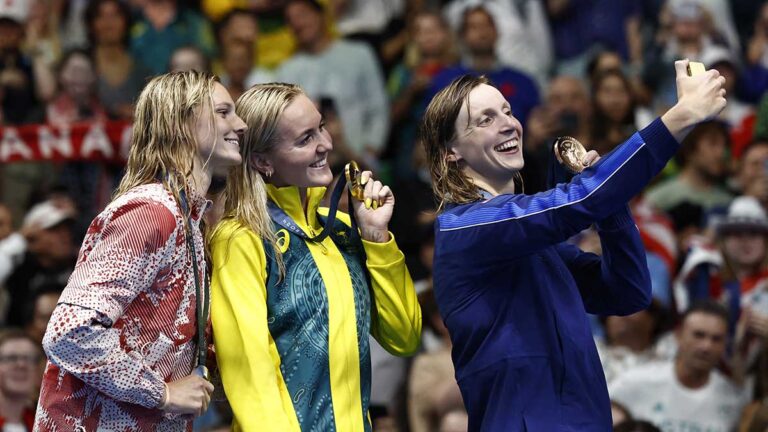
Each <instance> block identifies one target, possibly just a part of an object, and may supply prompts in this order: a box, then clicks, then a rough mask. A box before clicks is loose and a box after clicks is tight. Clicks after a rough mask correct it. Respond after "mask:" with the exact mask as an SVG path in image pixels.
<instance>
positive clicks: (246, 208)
mask: <svg viewBox="0 0 768 432" xmlns="http://www.w3.org/2000/svg"><path fill="white" fill-rule="evenodd" d="M302 94H304V91H303V90H301V88H300V87H299V86H297V85H293V84H284V83H270V84H259V85H255V86H253V87H251V88H250V89H248V90H247V91H246V92H245V93H243V94H242V95H241V96H240V97H239V98H238V99H237V103H236V104H235V106H236V108H235V111H236V113H237V115H238V116H239V117H240V118H241V119H243V121H244V122H245V124H246V125H248V129H247V130H246V131H245V134H244V135H243V139H242V141H241V143H240V144H241V145H240V155H241V156H242V162H241V163H240V165H238V166H236V167H234V168H233V169H232V170H231V171H230V172H229V176H228V177H227V188H226V191H225V198H224V219H233V220H235V221H237V222H238V223H240V225H242V226H243V227H246V228H248V229H250V230H252V231H253V232H254V233H256V235H258V236H259V237H261V238H263V239H266V240H267V241H269V243H271V244H272V250H273V251H274V257H275V260H276V261H277V264H278V267H279V268H280V274H281V275H283V274H284V273H285V266H284V263H283V259H282V254H281V252H280V248H279V247H277V238H276V237H275V233H274V232H273V229H272V221H271V220H270V218H269V213H268V212H267V188H266V183H265V181H264V178H263V177H262V175H263V174H262V173H261V172H259V171H258V170H257V169H256V166H255V164H254V162H253V158H254V155H257V154H267V153H269V152H270V151H272V150H273V149H274V148H275V146H277V144H278V142H279V140H280V134H279V133H278V131H277V128H278V124H279V122H280V118H281V117H282V115H283V112H284V111H285V109H286V107H288V105H290V104H291V102H293V101H294V100H295V99H296V97H297V96H299V95H302Z"/></svg>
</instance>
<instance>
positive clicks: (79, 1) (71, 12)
mask: <svg viewBox="0 0 768 432" xmlns="http://www.w3.org/2000/svg"><path fill="white" fill-rule="evenodd" d="M89 1H90V0H60V1H58V2H52V4H53V5H54V7H55V8H56V9H58V10H54V12H55V16H57V18H56V21H55V22H56V24H57V25H58V26H59V35H60V38H61V45H62V48H63V49H64V50H71V49H76V48H81V47H83V46H85V44H86V43H87V42H88V31H87V29H86V28H85V21H84V20H83V16H84V15H85V9H86V7H87V6H88V2H89Z"/></svg>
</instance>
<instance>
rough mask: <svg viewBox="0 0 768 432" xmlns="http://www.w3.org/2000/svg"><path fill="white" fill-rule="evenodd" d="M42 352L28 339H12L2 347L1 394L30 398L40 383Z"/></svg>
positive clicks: (16, 397)
mask: <svg viewBox="0 0 768 432" xmlns="http://www.w3.org/2000/svg"><path fill="white" fill-rule="evenodd" d="M40 357H41V356H40V350H39V349H38V348H37V347H36V346H35V344H34V343H32V341H30V340H28V339H26V338H15V339H10V340H8V341H6V342H5V343H3V345H2V347H0V394H2V395H3V396H4V397H6V398H14V399H24V398H29V397H31V396H32V395H33V393H34V391H35V386H36V385H37V383H39V382H40V376H39V374H38V372H39V370H38V366H39V362H40Z"/></svg>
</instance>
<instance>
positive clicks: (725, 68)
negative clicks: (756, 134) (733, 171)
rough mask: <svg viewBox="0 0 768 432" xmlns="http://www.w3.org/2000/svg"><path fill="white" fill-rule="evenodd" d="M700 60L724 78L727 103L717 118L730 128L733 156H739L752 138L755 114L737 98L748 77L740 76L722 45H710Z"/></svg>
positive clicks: (736, 65) (734, 63)
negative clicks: (739, 87) (743, 81)
mask: <svg viewBox="0 0 768 432" xmlns="http://www.w3.org/2000/svg"><path fill="white" fill-rule="evenodd" d="M701 61H702V63H704V66H705V67H706V68H707V69H716V70H717V71H718V72H720V75H722V76H723V77H724V78H725V85H724V86H723V88H724V89H725V91H726V94H727V95H728V105H726V106H725V109H724V110H723V111H721V112H720V115H719V116H718V118H719V119H720V120H722V121H723V122H725V123H726V124H727V125H728V127H729V129H730V133H731V152H732V154H733V156H734V157H740V156H741V152H742V151H743V149H744V146H746V145H747V143H749V141H750V140H751V139H752V135H753V128H754V123H755V117H756V116H755V109H754V107H753V106H752V105H750V104H747V103H744V102H742V101H741V100H739V98H738V95H737V91H736V89H737V87H738V86H739V85H740V83H741V81H742V80H743V78H747V79H749V77H748V76H742V72H741V68H740V67H739V65H738V63H737V62H736V60H735V57H734V56H733V55H732V54H731V52H730V51H728V50H727V49H725V48H723V47H719V46H715V47H712V49H710V50H708V51H707V53H706V55H705V56H704V57H702V59H701ZM767 72H768V71H767Z"/></svg>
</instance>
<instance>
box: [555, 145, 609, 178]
mask: <svg viewBox="0 0 768 432" xmlns="http://www.w3.org/2000/svg"><path fill="white" fill-rule="evenodd" d="M554 152H555V158H556V159H557V161H558V162H559V163H560V164H561V165H563V166H564V167H565V169H567V170H568V171H569V172H570V173H571V174H579V173H581V172H582V171H584V169H585V168H587V167H590V166H592V165H593V164H595V163H596V162H597V161H598V160H599V159H600V155H599V154H598V153H597V152H596V151H594V150H590V151H587V150H586V149H585V148H584V146H583V145H582V144H581V143H580V142H579V141H578V140H577V139H576V138H573V137H570V136H561V137H559V138H557V140H555V145H554Z"/></svg>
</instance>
